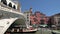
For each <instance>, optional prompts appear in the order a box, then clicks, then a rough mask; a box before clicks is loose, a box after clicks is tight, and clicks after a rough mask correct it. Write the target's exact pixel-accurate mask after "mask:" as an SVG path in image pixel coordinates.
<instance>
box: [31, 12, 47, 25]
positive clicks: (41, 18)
mask: <svg viewBox="0 0 60 34" xmlns="http://www.w3.org/2000/svg"><path fill="white" fill-rule="evenodd" d="M30 22H31V24H47V22H48V17H47V16H46V15H45V14H43V13H40V11H36V12H35V13H34V14H31V15H30Z"/></svg>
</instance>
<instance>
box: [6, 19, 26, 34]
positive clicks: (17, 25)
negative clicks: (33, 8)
mask: <svg viewBox="0 0 60 34" xmlns="http://www.w3.org/2000/svg"><path fill="white" fill-rule="evenodd" d="M24 26H25V27H24ZM23 27H24V28H26V24H25V20H24V19H17V20H15V21H14V22H13V23H12V24H11V26H10V27H9V28H8V29H7V31H6V32H5V34H7V33H9V34H12V33H13V32H20V31H22V28H23ZM11 32H12V33H11Z"/></svg>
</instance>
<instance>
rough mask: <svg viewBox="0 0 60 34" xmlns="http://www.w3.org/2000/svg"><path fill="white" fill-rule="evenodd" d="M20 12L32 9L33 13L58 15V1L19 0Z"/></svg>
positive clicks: (59, 2)
mask: <svg viewBox="0 0 60 34" xmlns="http://www.w3.org/2000/svg"><path fill="white" fill-rule="evenodd" d="M19 2H20V4H21V8H22V11H23V12H24V11H25V10H29V8H30V7H32V8H33V12H35V11H40V12H42V13H44V14H46V15H47V16H51V15H54V14H57V13H60V0H19Z"/></svg>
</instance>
